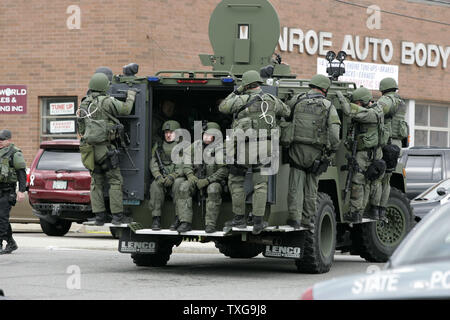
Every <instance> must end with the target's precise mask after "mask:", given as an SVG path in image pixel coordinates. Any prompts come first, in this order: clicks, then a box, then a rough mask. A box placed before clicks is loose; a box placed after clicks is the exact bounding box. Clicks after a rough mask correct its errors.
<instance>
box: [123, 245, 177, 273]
mask: <svg viewBox="0 0 450 320" xmlns="http://www.w3.org/2000/svg"><path fill="white" fill-rule="evenodd" d="M155 241H156V243H157V249H156V253H154V254H142V253H133V254H131V258H132V259H133V262H134V263H135V264H136V265H137V266H138V267H164V266H166V265H167V262H168V261H169V259H170V255H171V254H172V247H173V245H174V243H173V242H167V241H162V240H161V239H155Z"/></svg>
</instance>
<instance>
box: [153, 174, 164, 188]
mask: <svg viewBox="0 0 450 320" xmlns="http://www.w3.org/2000/svg"><path fill="white" fill-rule="evenodd" d="M155 181H156V183H157V184H158V185H160V186H163V185H164V181H165V179H164V177H163V176H162V175H159V176H157V177H156V178H155Z"/></svg>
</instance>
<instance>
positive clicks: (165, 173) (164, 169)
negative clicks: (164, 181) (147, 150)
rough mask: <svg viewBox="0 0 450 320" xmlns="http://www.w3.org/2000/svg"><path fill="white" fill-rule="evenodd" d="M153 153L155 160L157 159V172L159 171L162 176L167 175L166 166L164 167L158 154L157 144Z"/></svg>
mask: <svg viewBox="0 0 450 320" xmlns="http://www.w3.org/2000/svg"><path fill="white" fill-rule="evenodd" d="M155 155H156V160H158V167H159V172H161V174H162V175H163V177H164V178H165V177H167V175H168V174H167V171H166V168H165V167H164V165H163V163H162V160H161V155H160V154H159V147H158V146H157V147H156V149H155Z"/></svg>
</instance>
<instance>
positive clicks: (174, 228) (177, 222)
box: [170, 216, 181, 231]
mask: <svg viewBox="0 0 450 320" xmlns="http://www.w3.org/2000/svg"><path fill="white" fill-rule="evenodd" d="M180 224H181V222H180V219H179V218H178V216H175V221H174V222H173V223H172V224H171V225H170V230H171V231H177V229H178V227H179V226H180Z"/></svg>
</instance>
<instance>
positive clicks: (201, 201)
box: [198, 163, 206, 214]
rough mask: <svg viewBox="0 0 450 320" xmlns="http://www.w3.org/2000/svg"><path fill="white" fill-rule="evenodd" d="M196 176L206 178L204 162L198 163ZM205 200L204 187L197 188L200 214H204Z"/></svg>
mask: <svg viewBox="0 0 450 320" xmlns="http://www.w3.org/2000/svg"><path fill="white" fill-rule="evenodd" d="M198 178H199V179H205V178H206V165H205V164H204V163H202V164H201V165H200V169H199V170H198ZM205 201H206V194H205V188H201V189H200V190H199V194H198V206H199V207H200V206H201V207H202V214H204V212H203V211H204V210H203V209H204V204H205Z"/></svg>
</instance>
